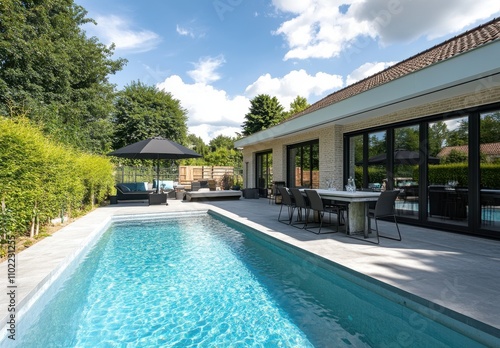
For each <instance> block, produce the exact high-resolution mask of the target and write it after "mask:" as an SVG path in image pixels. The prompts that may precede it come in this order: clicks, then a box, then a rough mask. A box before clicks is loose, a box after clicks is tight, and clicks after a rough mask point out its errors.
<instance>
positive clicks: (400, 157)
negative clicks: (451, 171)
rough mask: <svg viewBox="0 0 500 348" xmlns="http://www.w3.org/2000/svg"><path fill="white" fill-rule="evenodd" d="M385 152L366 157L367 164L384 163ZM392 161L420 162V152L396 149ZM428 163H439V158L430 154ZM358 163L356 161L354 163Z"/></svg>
mask: <svg viewBox="0 0 500 348" xmlns="http://www.w3.org/2000/svg"><path fill="white" fill-rule="evenodd" d="M386 163H387V154H385V153H381V154H379V155H375V156H372V157H370V158H368V164H386ZM394 163H395V164H411V165H413V164H420V163H421V161H420V152H419V151H410V150H396V151H394ZM428 163H430V164H437V163H439V158H437V157H432V156H430V157H429V158H428ZM356 164H358V163H356ZM359 164H362V163H359Z"/></svg>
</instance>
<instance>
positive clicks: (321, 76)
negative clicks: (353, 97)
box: [245, 69, 343, 110]
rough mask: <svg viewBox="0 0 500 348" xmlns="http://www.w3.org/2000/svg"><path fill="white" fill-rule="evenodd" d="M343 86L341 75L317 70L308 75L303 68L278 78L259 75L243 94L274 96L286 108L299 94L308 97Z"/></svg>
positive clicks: (318, 95) (320, 94) (249, 95)
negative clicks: (313, 73)
mask: <svg viewBox="0 0 500 348" xmlns="http://www.w3.org/2000/svg"><path fill="white" fill-rule="evenodd" d="M342 86H343V81H342V76H339V75H330V74H327V73H323V72H319V73H317V74H316V75H314V76H313V75H309V74H308V73H307V72H306V71H305V70H303V69H301V70H293V71H291V72H289V73H288V74H286V75H285V76H283V77H281V78H278V77H272V76H271V75H270V74H265V75H262V76H260V77H259V78H258V79H257V81H255V82H254V83H252V84H251V85H250V86H248V87H247V88H246V90H245V94H246V95H247V96H248V97H250V98H253V97H255V96H256V95H258V94H268V95H270V96H275V97H276V98H278V100H279V101H280V103H281V105H282V106H283V107H284V108H285V109H286V110H288V108H289V106H290V103H291V102H292V101H293V100H294V99H295V98H296V97H297V96H301V97H304V98H306V99H309V98H310V97H311V96H313V95H314V96H317V97H320V96H323V95H324V94H325V92H330V91H333V90H334V89H338V88H340V87H342Z"/></svg>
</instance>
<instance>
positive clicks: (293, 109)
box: [286, 95, 309, 118]
mask: <svg viewBox="0 0 500 348" xmlns="http://www.w3.org/2000/svg"><path fill="white" fill-rule="evenodd" d="M308 107H309V103H308V102H307V99H306V98H304V97H301V96H300V95H298V96H296V97H295V99H294V100H293V101H292V102H291V103H290V110H289V111H288V112H287V113H286V118H289V117H292V116H293V115H295V114H298V113H299V112H301V111H304V110H305V109H307V108H308Z"/></svg>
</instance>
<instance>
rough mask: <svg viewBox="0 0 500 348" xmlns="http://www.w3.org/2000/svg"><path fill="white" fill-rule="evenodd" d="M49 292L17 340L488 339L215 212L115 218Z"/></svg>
mask: <svg viewBox="0 0 500 348" xmlns="http://www.w3.org/2000/svg"><path fill="white" fill-rule="evenodd" d="M47 296H49V297H50V298H46V299H44V300H42V301H41V302H42V303H45V304H44V308H38V309H37V308H33V309H32V311H31V314H30V315H26V316H25V319H23V320H22V321H21V322H20V323H19V325H18V329H19V330H20V331H19V335H18V337H19V338H20V340H18V341H16V345H17V346H19V347H481V345H480V344H478V343H477V342H474V341H473V340H471V339H469V338H468V337H465V336H462V335H460V334H459V333H457V332H454V331H452V330H450V329H448V328H446V327H444V326H442V325H440V324H438V323H436V322H435V321H433V320H430V319H428V318H426V317H424V316H422V315H420V314H417V313H415V312H413V311H411V310H410V309H408V308H407V307H405V306H402V305H400V304H397V303H394V302H392V301H389V300H387V299H386V298H384V297H382V296H379V295H377V294H375V293H372V292H369V291H367V290H366V289H364V288H362V287H360V286H357V285H355V284H353V283H351V282H348V281H347V280H346V279H344V278H342V277H340V276H337V275H335V274H332V273H331V272H328V271H327V270H325V269H324V268H322V267H320V266H319V264H318V263H317V262H315V260H314V258H312V257H307V256H306V257H303V256H300V255H298V254H296V253H290V252H288V251H287V250H285V249H282V248H281V247H279V246H277V245H275V244H272V243H270V242H269V241H267V240H263V239H261V238H259V237H258V236H256V235H254V234H253V233H251V232H248V231H244V232H241V231H237V230H236V229H234V228H232V227H231V226H229V225H227V224H225V223H224V222H222V221H220V220H218V219H216V218H214V217H212V216H210V215H202V216H194V217H187V218H180V219H175V220H163V221H159V220H153V221H138V222H119V223H115V224H113V226H112V227H111V228H110V229H109V230H108V231H106V232H105V233H104V234H103V236H102V237H101V239H100V240H99V241H98V242H97V244H96V245H95V246H94V247H93V249H92V250H91V251H90V252H89V253H88V255H87V256H86V257H85V259H84V260H83V261H82V262H81V264H80V265H79V266H78V267H77V268H76V269H75V271H74V272H73V273H72V274H71V275H70V276H69V277H68V278H67V280H65V281H64V282H61V284H60V286H59V288H58V289H52V290H51V291H49V292H47ZM35 307H36V306H35ZM39 307H40V306H39Z"/></svg>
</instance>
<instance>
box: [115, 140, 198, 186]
mask: <svg viewBox="0 0 500 348" xmlns="http://www.w3.org/2000/svg"><path fill="white" fill-rule="evenodd" d="M108 156H116V157H122V158H131V159H152V160H156V182H157V183H158V182H159V181H160V160H162V159H182V158H194V157H201V155H200V154H198V153H196V152H194V151H193V150H191V149H188V148H187V147H184V146H182V145H180V144H178V143H176V142H175V141H172V140H169V139H165V138H162V137H154V138H149V139H146V140H141V141H138V142H137V143H133V144H130V145H127V146H125V147H122V148H120V149H118V150H115V151H113V152H110V153H108ZM156 190H157V191H156V192H159V191H160V185H156Z"/></svg>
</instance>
